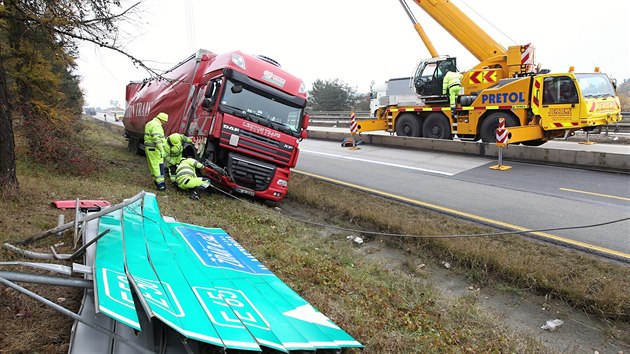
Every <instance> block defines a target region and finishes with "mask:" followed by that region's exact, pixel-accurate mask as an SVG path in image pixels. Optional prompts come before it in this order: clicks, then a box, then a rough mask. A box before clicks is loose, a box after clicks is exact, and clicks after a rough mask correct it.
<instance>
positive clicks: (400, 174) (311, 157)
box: [294, 139, 630, 262]
mask: <svg viewBox="0 0 630 354" xmlns="http://www.w3.org/2000/svg"><path fill="white" fill-rule="evenodd" d="M300 149H301V153H300V158H299V159H298V165H297V166H296V168H295V169H294V171H295V172H297V173H306V174H312V175H316V176H321V177H324V178H328V179H332V180H333V181H336V182H338V183H344V184H348V185H351V186H353V187H355V188H360V189H364V190H367V191H370V192H373V193H376V194H381V195H386V196H389V197H393V198H398V199H401V200H405V201H407V202H410V203H414V204H418V205H422V206H425V207H429V208H432V209H436V210H441V211H444V212H447V213H451V214H454V215H459V216H462V217H465V218H468V219H472V220H475V221H478V222H481V223H486V224H492V225H495V226H498V227H501V228H506V229H514V230H547V229H556V228H567V227H571V229H567V230H553V231H552V230H549V231H541V232H533V233H532V234H533V235H535V236H537V237H540V238H543V239H546V240H549V241H553V242H557V243H561V244H565V245H569V246H573V247H577V248H580V249H583V250H588V251H593V252H596V253H600V254H606V255H609V256H611V257H614V258H617V259H622V260H625V261H628V262H630V220H626V221H622V222H616V223H612V224H608V225H601V226H597V227H586V226H589V225H595V224H601V223H607V222H611V221H615V220H620V219H625V218H630V176H628V175H625V174H617V173H610V172H600V171H587V170H580V169H573V168H566V167H555V166H545V165H535V164H527V163H509V162H506V161H504V162H503V165H509V166H511V167H512V168H511V169H510V170H506V171H499V170H494V169H490V166H492V165H497V161H496V160H490V159H487V158H480V157H475V156H463V155H453V154H447V153H440V152H427V151H416V150H404V149H395V148H388V147H381V146H370V145H361V146H359V149H356V150H353V149H351V148H344V147H341V144H340V142H335V141H324V140H315V139H306V140H304V141H303V142H302V143H301V145H300Z"/></svg>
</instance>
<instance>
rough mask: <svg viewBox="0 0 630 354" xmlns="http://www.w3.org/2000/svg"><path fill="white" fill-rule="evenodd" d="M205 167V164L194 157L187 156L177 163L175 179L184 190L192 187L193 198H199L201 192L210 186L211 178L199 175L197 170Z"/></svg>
mask: <svg viewBox="0 0 630 354" xmlns="http://www.w3.org/2000/svg"><path fill="white" fill-rule="evenodd" d="M202 168H204V165H203V164H202V163H201V162H199V161H197V160H195V159H193V158H190V157H188V158H185V159H183V160H182V161H181V162H180V163H179V165H177V173H176V175H175V181H176V182H177V186H178V187H179V188H180V189H182V190H188V189H192V190H193V191H192V194H191V196H190V198H191V199H194V200H199V197H200V196H201V193H203V191H205V190H206V188H208V187H210V180H209V179H208V178H207V177H199V176H197V170H201V169H202Z"/></svg>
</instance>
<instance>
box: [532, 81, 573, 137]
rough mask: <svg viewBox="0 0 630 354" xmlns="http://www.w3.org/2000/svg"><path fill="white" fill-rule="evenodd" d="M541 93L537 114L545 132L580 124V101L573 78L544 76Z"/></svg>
mask: <svg viewBox="0 0 630 354" xmlns="http://www.w3.org/2000/svg"><path fill="white" fill-rule="evenodd" d="M541 92H542V97H541V101H542V105H541V107H540V109H539V112H540V116H541V118H542V119H541V124H542V126H543V128H544V129H545V130H554V129H567V128H574V127H576V126H577V125H578V124H579V123H580V109H579V104H580V99H579V96H578V91H577V88H576V83H575V80H573V78H571V77H569V76H566V75H559V76H546V77H544V79H543V80H542V90H541Z"/></svg>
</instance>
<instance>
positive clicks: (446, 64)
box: [413, 58, 457, 97]
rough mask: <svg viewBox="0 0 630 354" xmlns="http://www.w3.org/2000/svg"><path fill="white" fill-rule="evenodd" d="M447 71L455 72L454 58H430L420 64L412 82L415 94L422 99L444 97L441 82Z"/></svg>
mask: <svg viewBox="0 0 630 354" xmlns="http://www.w3.org/2000/svg"><path fill="white" fill-rule="evenodd" d="M448 71H457V65H456V58H445V59H440V60H436V59H433V58H432V59H429V60H426V61H423V62H421V63H420V64H419V65H418V68H417V69H416V74H415V76H414V81H413V84H414V88H415V90H416V93H417V94H418V95H420V96H422V97H431V96H433V97H435V96H444V95H443V94H442V82H443V81H444V76H445V75H446V73H447V72H448Z"/></svg>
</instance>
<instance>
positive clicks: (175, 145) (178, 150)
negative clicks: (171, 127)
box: [165, 133, 192, 182]
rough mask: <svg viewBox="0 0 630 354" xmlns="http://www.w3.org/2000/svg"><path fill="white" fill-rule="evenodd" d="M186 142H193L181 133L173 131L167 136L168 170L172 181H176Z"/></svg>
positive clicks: (166, 160)
mask: <svg viewBox="0 0 630 354" xmlns="http://www.w3.org/2000/svg"><path fill="white" fill-rule="evenodd" d="M184 143H189V144H190V143H192V139H191V138H189V137H187V136H186V135H184V134H180V133H173V134H171V135H169V136H168V138H166V159H165V162H166V168H167V170H166V172H167V173H168V175H169V176H170V178H171V181H172V182H175V173H176V172H177V165H178V164H179V162H180V161H181V160H182V159H183V157H182V153H183V152H184Z"/></svg>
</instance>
